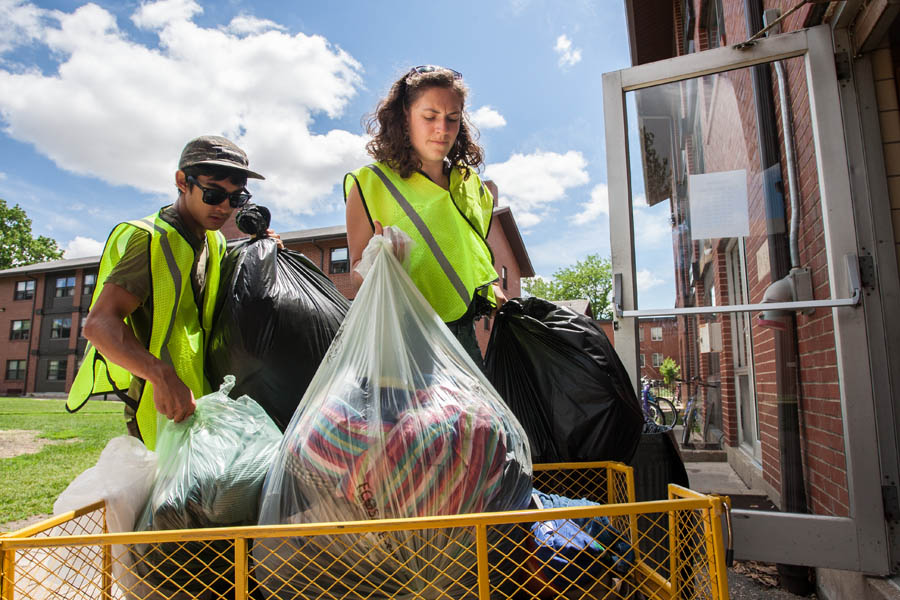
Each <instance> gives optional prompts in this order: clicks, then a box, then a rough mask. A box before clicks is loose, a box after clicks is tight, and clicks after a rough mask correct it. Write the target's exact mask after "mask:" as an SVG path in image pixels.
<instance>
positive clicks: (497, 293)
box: [491, 283, 507, 317]
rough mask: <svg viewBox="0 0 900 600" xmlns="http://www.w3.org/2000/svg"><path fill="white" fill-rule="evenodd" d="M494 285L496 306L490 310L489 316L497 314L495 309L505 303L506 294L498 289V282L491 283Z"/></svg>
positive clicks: (498, 308)
mask: <svg viewBox="0 0 900 600" xmlns="http://www.w3.org/2000/svg"><path fill="white" fill-rule="evenodd" d="M493 287H494V299H495V300H496V301H497V308H495V309H494V310H492V311H491V317H494V316H495V315H496V314H497V311H498V310H500V309H501V308H503V305H504V304H506V300H507V298H506V294H504V293H503V290H502V289H500V286H499V285H498V284H496V283H495V284H493Z"/></svg>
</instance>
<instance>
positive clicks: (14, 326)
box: [9, 319, 31, 340]
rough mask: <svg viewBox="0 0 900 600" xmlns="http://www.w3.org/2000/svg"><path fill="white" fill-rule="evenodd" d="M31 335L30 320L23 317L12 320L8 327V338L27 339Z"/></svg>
mask: <svg viewBox="0 0 900 600" xmlns="http://www.w3.org/2000/svg"><path fill="white" fill-rule="evenodd" d="M30 335H31V321H30V320H29V319H24V320H21V321H13V322H12V323H10V327H9V339H11V340H27V339H28V337H29V336H30Z"/></svg>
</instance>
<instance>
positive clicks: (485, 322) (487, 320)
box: [482, 317, 491, 331]
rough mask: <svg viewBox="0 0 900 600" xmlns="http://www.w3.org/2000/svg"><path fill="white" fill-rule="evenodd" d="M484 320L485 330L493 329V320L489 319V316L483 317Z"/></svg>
mask: <svg viewBox="0 0 900 600" xmlns="http://www.w3.org/2000/svg"><path fill="white" fill-rule="evenodd" d="M482 321H484V330H485V331H490V330H491V320H490V319H488V318H487V317H485V318H483V319H482Z"/></svg>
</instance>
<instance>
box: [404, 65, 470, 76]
mask: <svg viewBox="0 0 900 600" xmlns="http://www.w3.org/2000/svg"><path fill="white" fill-rule="evenodd" d="M435 71H449V72H450V73H451V74H452V75H453V79H462V73H460V72H459V71H454V70H453V69H448V68H447V67H439V66H438V65H419V66H418V67H413V68H411V69H410V70H409V73H408V74H407V77H408V76H409V75H415V74H417V73H418V74H419V75H424V74H425V73H434V72H435Z"/></svg>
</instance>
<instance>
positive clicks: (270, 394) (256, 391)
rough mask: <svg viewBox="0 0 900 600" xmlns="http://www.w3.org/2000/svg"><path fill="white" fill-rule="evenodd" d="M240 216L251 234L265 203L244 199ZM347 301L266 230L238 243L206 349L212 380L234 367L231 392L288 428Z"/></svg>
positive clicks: (258, 228)
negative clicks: (248, 202)
mask: <svg viewBox="0 0 900 600" xmlns="http://www.w3.org/2000/svg"><path fill="white" fill-rule="evenodd" d="M262 211H264V212H262ZM236 220H237V223H238V226H239V227H240V228H241V230H242V231H244V232H245V233H250V234H259V235H264V234H265V231H266V229H267V228H268V226H269V219H268V210H266V209H265V207H262V206H256V205H248V206H246V207H245V208H243V209H241V211H240V212H239V213H238V214H237V216H236ZM349 307H350V303H349V302H348V301H347V299H346V298H345V297H344V296H343V294H341V293H340V292H339V291H338V289H337V287H335V285H334V283H333V282H332V281H331V280H330V279H328V277H326V276H325V274H324V273H322V271H320V270H319V268H318V267H317V266H316V265H315V264H313V263H312V262H311V261H310V260H309V259H308V258H306V257H305V256H303V255H302V254H300V253H299V252H294V251H293V250H279V249H278V246H277V244H276V242H275V240H273V239H268V238H265V237H262V238H259V239H254V240H251V241H249V242H245V243H243V244H241V245H239V246H237V247H236V248H234V249H233V250H232V251H231V252H229V253H228V255H227V256H226V257H225V259H224V260H223V261H222V276H221V282H220V285H219V295H218V299H217V303H216V310H215V316H214V317H213V328H212V332H211V333H210V338H209V346H208V349H207V355H206V370H207V373H208V376H209V381H210V383H212V385H214V386H215V385H218V384H219V383H220V382H221V381H222V380H223V378H224V377H225V375H228V374H231V375H234V376H235V379H236V385H235V387H234V395H236V396H238V395H241V394H247V395H248V396H250V397H251V398H253V399H254V400H255V401H256V402H257V403H258V404H259V405H260V406H262V407H263V408H264V409H265V411H266V413H268V414H269V416H270V417H272V420H273V421H275V424H276V425H278V428H279V429H281V430H282V431H284V430H285V428H286V427H287V425H288V423H289V422H290V420H291V417H292V416H293V415H294V410H295V409H296V408H297V404H299V402H300V399H301V398H302V397H303V393H304V392H305V391H306V387H307V386H308V385H309V382H310V380H312V377H313V375H314V374H315V372H316V369H318V367H319V363H320V362H321V361H322V357H323V356H325V352H326V351H327V350H328V346H329V345H330V344H331V340H332V339H333V338H334V335H335V333H336V332H337V330H338V328H339V327H340V326H341V322H342V321H343V320H344V315H345V314H346V313H347V309H348V308H349Z"/></svg>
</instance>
